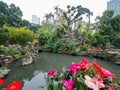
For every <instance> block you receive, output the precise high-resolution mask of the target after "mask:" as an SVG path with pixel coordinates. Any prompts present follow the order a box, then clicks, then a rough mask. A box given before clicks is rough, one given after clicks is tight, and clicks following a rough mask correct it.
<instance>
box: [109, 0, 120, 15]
mask: <svg viewBox="0 0 120 90" xmlns="http://www.w3.org/2000/svg"><path fill="white" fill-rule="evenodd" d="M107 9H108V10H113V11H114V15H115V16H116V15H120V0H110V1H108V2H107Z"/></svg>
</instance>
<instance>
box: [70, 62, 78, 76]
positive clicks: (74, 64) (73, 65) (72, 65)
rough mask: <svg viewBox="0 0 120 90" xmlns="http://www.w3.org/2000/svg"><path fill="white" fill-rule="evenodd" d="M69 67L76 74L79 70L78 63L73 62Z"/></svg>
mask: <svg viewBox="0 0 120 90" xmlns="http://www.w3.org/2000/svg"><path fill="white" fill-rule="evenodd" d="M68 68H69V69H70V70H71V71H72V74H74V73H75V72H76V70H77V64H76V63H72V64H71V65H70V66H69V67H68Z"/></svg>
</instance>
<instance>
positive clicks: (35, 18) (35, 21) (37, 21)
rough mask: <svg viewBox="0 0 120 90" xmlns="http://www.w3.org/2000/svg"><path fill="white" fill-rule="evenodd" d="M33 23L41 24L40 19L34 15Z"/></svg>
mask: <svg viewBox="0 0 120 90" xmlns="http://www.w3.org/2000/svg"><path fill="white" fill-rule="evenodd" d="M32 23H33V24H38V25H39V24H40V18H39V17H37V16H36V15H32Z"/></svg>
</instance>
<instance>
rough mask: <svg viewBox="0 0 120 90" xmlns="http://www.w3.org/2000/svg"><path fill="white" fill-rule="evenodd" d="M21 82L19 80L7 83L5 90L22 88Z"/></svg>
mask: <svg viewBox="0 0 120 90" xmlns="http://www.w3.org/2000/svg"><path fill="white" fill-rule="evenodd" d="M20 86H21V83H20V82H19V81H17V80H16V81H13V82H11V83H10V84H8V85H7V87H6V89H5V90H20Z"/></svg>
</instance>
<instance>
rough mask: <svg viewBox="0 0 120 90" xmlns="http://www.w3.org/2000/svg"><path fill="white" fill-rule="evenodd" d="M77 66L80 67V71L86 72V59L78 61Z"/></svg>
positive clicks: (87, 66)
mask: <svg viewBox="0 0 120 90" xmlns="http://www.w3.org/2000/svg"><path fill="white" fill-rule="evenodd" d="M79 65H80V69H82V70H86V69H88V68H89V63H88V60H86V59H82V60H80V63H79Z"/></svg>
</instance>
